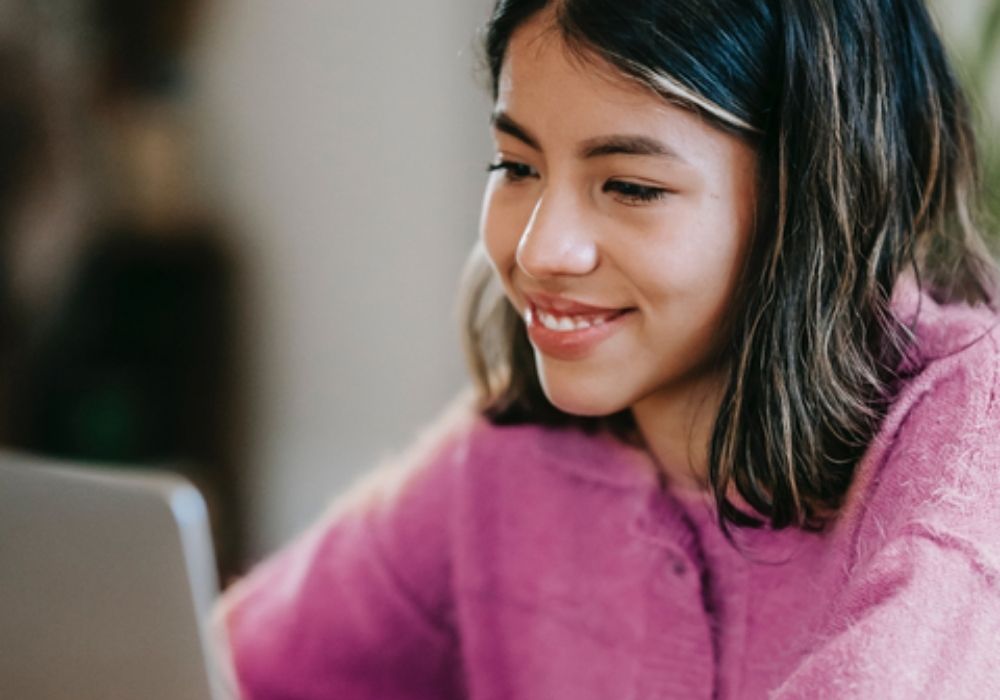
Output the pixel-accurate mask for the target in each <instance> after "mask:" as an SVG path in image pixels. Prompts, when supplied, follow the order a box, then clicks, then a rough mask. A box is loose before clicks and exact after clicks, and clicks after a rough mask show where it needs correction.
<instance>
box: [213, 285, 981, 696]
mask: <svg viewBox="0 0 1000 700" xmlns="http://www.w3.org/2000/svg"><path fill="white" fill-rule="evenodd" d="M897 296H899V297H900V298H898V299H897V304H898V305H899V306H900V308H908V309H910V312H911V313H912V311H913V310H914V309H915V308H916V306H917V305H918V303H919V308H920V310H919V314H916V316H915V319H916V320H915V321H914V329H915V332H916V336H917V339H918V341H919V345H918V349H919V357H917V358H914V359H913V360H911V366H910V367H909V368H908V372H909V376H910V377H911V378H910V379H908V380H907V382H906V384H905V386H904V387H903V388H902V389H901V391H900V393H899V395H898V399H897V400H896V401H895V402H894V404H893V406H892V407H891V410H890V412H889V414H888V417H887V418H886V419H885V421H884V423H883V425H882V427H881V430H880V432H879V434H878V436H877V437H876V439H875V440H874V441H873V443H872V444H871V446H870V448H869V449H868V451H867V452H866V454H865V456H864V458H863V460H862V461H861V463H860V464H859V466H858V469H857V472H856V475H855V478H854V481H853V483H852V486H851V489H850V491H849V493H848V498H847V501H846V505H845V506H844V508H843V510H842V511H841V513H840V514H839V516H838V518H837V519H836V520H835V521H834V523H833V524H832V525H831V526H830V527H829V528H828V529H827V530H825V531H824V532H823V533H819V534H817V533H806V532H803V531H800V530H795V529H786V530H781V531H772V530H768V529H763V530H747V529H742V530H739V529H738V530H736V538H735V539H736V546H734V545H733V544H731V543H730V542H729V541H728V540H726V539H725V538H724V536H723V535H722V533H721V531H720V529H719V527H718V525H717V523H716V519H715V514H714V510H713V505H712V504H711V502H710V500H709V499H708V498H707V497H706V496H704V495H703V494H700V493H697V492H682V491H677V490H670V489H667V490H666V491H664V490H663V489H662V488H661V487H659V486H658V482H657V479H656V477H655V474H654V466H653V463H652V461H651V460H650V459H649V457H648V456H647V455H646V454H645V453H643V452H642V451H640V450H637V449H634V448H630V447H626V446H624V445H622V444H620V443H618V442H616V441H615V440H613V439H612V438H609V437H602V436H597V437H593V436H585V435H583V434H581V433H579V432H577V431H574V430H552V429H543V428H540V427H536V426H520V427H505V428H500V427H495V426H492V425H490V424H488V423H487V422H485V421H484V420H482V419H480V418H476V417H474V416H471V415H465V414H462V415H458V416H456V415H454V414H453V415H452V416H451V417H450V418H448V419H447V420H444V421H442V424H441V425H440V426H439V428H438V430H436V431H435V432H434V434H433V435H431V436H430V437H428V438H427V439H426V440H425V441H424V443H423V444H422V445H420V446H419V447H418V448H417V449H415V450H413V451H411V453H410V454H409V455H408V456H407V457H406V458H405V459H401V460H399V461H397V462H396V463H394V464H393V465H390V466H389V467H387V468H386V469H383V470H381V471H379V472H377V473H376V474H374V475H372V476H371V477H369V478H367V479H366V480H365V481H363V482H362V483H360V484H358V486H357V487H356V488H354V489H353V490H352V491H350V492H349V493H348V494H347V495H346V496H344V497H343V498H341V499H339V500H338V501H337V502H336V504H335V505H334V507H333V508H332V510H331V511H330V512H329V513H327V515H325V516H324V517H323V518H322V519H321V520H320V521H319V522H318V523H317V524H316V525H315V526H314V527H313V528H312V529H311V530H309V531H308V532H307V533H305V534H304V535H303V536H301V537H300V538H299V539H298V540H296V541H295V542H293V543H292V544H290V545H289V546H288V547H287V548H286V549H284V550H283V551H281V552H280V553H278V554H277V555H276V556H274V557H272V558H271V559H270V560H268V561H266V562H264V563H263V564H262V565H260V566H258V567H257V568H256V569H255V570H254V571H253V572H252V573H251V574H250V575H249V576H248V577H247V578H245V579H244V580H242V581H240V582H238V583H237V584H236V585H235V586H233V587H232V588H231V589H230V590H229V591H228V592H227V593H226V595H225V596H224V599H223V601H222V603H221V605H220V607H219V609H218V615H219V617H218V619H219V620H220V622H221V626H222V628H223V629H224V631H225V633H226V634H227V635H228V640H229V645H230V651H231V659H232V663H233V668H234V670H235V675H236V680H237V682H238V685H239V688H240V690H241V692H242V694H243V696H244V697H245V698H248V699H250V700H258V699H260V700H265V699H266V700H293V699H295V700H306V699H319V698H331V699H341V700H352V699H353V700H449V699H456V700H457V699H459V698H468V699H474V700H529V699H530V700H561V699H563V698H565V699H566V700H653V699H663V698H685V699H687V698H712V697H718V698H768V697H772V698H866V699H868V698H879V699H889V698H907V699H910V698H949V699H962V698H1000V432H998V430H997V428H998V425H1000V406H998V403H997V391H998V377H997V374H998V367H1000V358H998V338H1000V333H998V332H995V331H994V330H993V325H994V324H995V323H996V320H995V317H994V316H992V315H991V314H989V313H988V312H986V311H981V310H973V309H969V308H967V307H961V306H938V305H936V304H935V303H934V302H933V301H931V300H930V298H929V297H927V296H922V295H918V294H917V293H916V292H915V291H912V290H911V291H910V292H905V293H902V294H899V295H897Z"/></svg>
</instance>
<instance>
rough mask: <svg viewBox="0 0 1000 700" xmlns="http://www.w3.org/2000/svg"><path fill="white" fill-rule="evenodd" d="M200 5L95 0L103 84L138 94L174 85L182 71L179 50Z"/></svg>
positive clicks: (191, 0)
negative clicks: (101, 56)
mask: <svg viewBox="0 0 1000 700" xmlns="http://www.w3.org/2000/svg"><path fill="white" fill-rule="evenodd" d="M201 5H202V3H201V2H198V0H94V17H95V20H96V21H95V24H96V26H97V31H98V32H99V35H98V41H99V42H100V44H101V48H102V53H103V61H102V63H103V65H102V70H101V72H102V76H101V79H100V80H101V82H102V83H103V88H104V90H105V91H106V92H107V93H108V94H110V95H121V94H126V95H127V94H131V95H136V94H149V93H154V94H163V93H165V92H170V91H172V90H173V89H174V88H176V87H177V84H178V82H179V81H180V79H181V76H182V73H181V68H180V65H179V56H180V53H181V50H182V49H183V48H184V46H185V45H186V43H187V40H188V38H189V37H190V35H191V31H192V29H193V27H194V25H195V21H196V18H197V13H198V9H199V7H200V6H201Z"/></svg>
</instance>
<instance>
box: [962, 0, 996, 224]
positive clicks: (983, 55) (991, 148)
mask: <svg viewBox="0 0 1000 700" xmlns="http://www.w3.org/2000/svg"><path fill="white" fill-rule="evenodd" d="M998 45H1000V0H988V7H987V8H985V9H984V11H983V14H982V21H981V22H980V23H979V25H978V30H977V32H976V33H975V35H974V36H973V37H971V42H970V45H969V46H968V47H967V48H966V51H965V52H964V54H965V61H964V62H965V63H966V74H967V76H968V80H969V89H970V90H971V91H972V94H973V99H974V100H975V102H976V105H977V106H978V116H979V121H978V127H979V139H980V143H981V145H982V154H983V162H982V175H983V193H982V196H983V198H982V204H983V210H984V211H983V215H984V219H985V224H986V229H987V233H988V234H989V235H990V237H991V238H992V239H993V241H994V242H1000V138H998V133H997V122H998V120H1000V114H997V107H996V105H997V102H996V99H995V97H996V96H995V95H994V91H995V90H996V89H997V82H998V81H1000V72H998V65H997V47H998Z"/></svg>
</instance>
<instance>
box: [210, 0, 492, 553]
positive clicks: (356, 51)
mask: <svg viewBox="0 0 1000 700" xmlns="http://www.w3.org/2000/svg"><path fill="white" fill-rule="evenodd" d="M488 9H489V3H488V2H487V0H475V1H472V2H470V0H430V1H429V2H420V3H414V2H396V1H390V2H359V1H352V2H347V1H344V0H325V1H323V2H320V1H318V0H291V1H289V2H272V1H270V0H216V2H215V3H214V10H213V12H212V14H211V17H210V18H209V22H208V23H207V30H206V31H205V32H204V34H203V35H202V37H201V40H200V47H199V50H198V52H197V55H196V59H195V66H194V67H195V69H196V75H197V76H198V80H197V83H196V85H195V90H194V95H193V97H194V103H195V109H196V113H197V116H198V118H199V123H200V124H201V129H200V134H199V137H200V140H201V141H202V142H203V143H202V144H201V145H202V146H203V147H204V148H205V152H206V153H207V156H206V162H205V171H204V172H203V173H197V174H195V175H197V176H198V177H199V178H200V179H201V180H203V181H204V182H205V183H215V184H213V185H207V184H206V186H209V187H213V188H214V189H215V191H214V192H213V195H214V196H215V197H217V199H218V201H219V202H220V203H221V204H222V205H223V206H224V207H225V208H226V209H228V210H229V211H230V212H231V217H232V221H233V223H234V231H235V236H236V239H237V243H238V244H239V245H240V246H241V247H242V249H243V251H244V266H245V273H246V276H245V279H246V287H247V291H248V293H249V296H248V299H247V305H246V309H245V318H244V321H245V323H244V331H245V333H244V335H245V337H246V339H247V340H248V341H249V348H250V350H251V354H250V357H249V358H248V366H247V371H246V372H245V375H246V377H247V384H246V387H245V393H246V395H247V399H248V405H249V407H250V408H251V416H250V421H249V429H250V436H249V437H250V442H249V460H248V464H247V468H248V470H249V477H250V478H249V482H248V487H247V488H248V497H249V499H250V504H251V511H250V517H251V545H252V552H253V554H254V555H255V556H257V555H259V554H261V553H263V552H265V551H268V550H271V549H272V548H274V547H275V546H276V545H278V544H279V543H280V542H282V541H284V540H286V539H287V538H288V537H290V536H291V535H292V534H293V533H295V532H296V531H298V530H299V529H301V528H302V527H303V526H304V525H306V524H307V523H308V522H309V521H310V520H311V519H313V518H314V517H315V516H316V514H317V513H318V511H319V510H320V509H321V508H322V507H323V506H324V505H325V504H326V503H327V502H328V500H329V499H330V497H331V496H332V495H334V494H335V493H336V492H337V491H338V490H340V489H342V488H343V487H344V486H345V485H346V484H347V483H348V482H349V481H350V480H351V479H352V478H353V477H354V476H355V475H357V474H358V473H359V472H361V471H363V470H365V469H367V468H369V467H370V466H371V465H372V464H373V462H375V461H376V460H377V459H378V458H379V457H380V456H381V455H384V454H385V453H386V452H387V451H389V450H392V449H395V448H399V447H401V446H403V445H405V443H406V442H408V440H409V438H410V436H411V435H412V433H413V431H414V430H416V429H417V427H418V426H420V425H422V424H424V423H426V422H428V421H430V420H431V419H432V418H433V417H434V415H435V414H436V412H437V411H438V410H439V409H440V408H441V407H442V405H443V403H444V402H445V401H446V400H447V399H448V398H449V397H450V396H451V395H453V393H454V392H455V391H456V390H457V389H458V388H459V387H460V386H461V385H462V383H463V382H464V367H463V366H462V364H461V363H462V360H461V355H460V352H459V342H458V335H457V332H456V323H455V322H454V313H453V305H454V289H455V282H456V279H457V275H458V272H459V269H460V267H461V263H462V261H463V258H464V255H465V252H466V251H467V249H468V247H469V246H470V245H471V243H472V241H473V240H474V237H475V230H476V220H477V216H478V206H479V198H480V191H481V187H482V184H483V182H484V166H485V164H486V162H487V159H488V158H489V156H490V153H489V150H488V131H487V118H488V107H489V105H488V100H487V99H486V94H485V91H484V90H483V89H482V88H481V87H480V86H479V85H478V84H477V81H476V78H475V70H474V67H475V55H476V49H475V46H474V39H475V32H476V28H477V26H478V25H479V24H481V23H482V22H483V21H484V20H485V17H486V15H487V13H488Z"/></svg>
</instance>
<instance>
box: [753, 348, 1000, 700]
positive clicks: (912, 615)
mask: <svg viewBox="0 0 1000 700" xmlns="http://www.w3.org/2000/svg"><path fill="white" fill-rule="evenodd" d="M979 361H980V362H978V363H973V365H972V371H966V369H967V368H968V367H969V365H968V363H967V364H966V365H965V367H966V369H963V370H962V371H959V372H953V373H952V374H950V375H948V376H945V377H938V378H937V380H936V381H935V382H934V384H933V386H931V387H928V388H927V389H926V392H925V393H924V394H923V396H922V398H921V399H920V400H919V402H917V404H916V406H915V407H914V408H913V409H912V410H911V411H910V412H909V413H908V414H907V415H906V417H905V419H904V420H903V421H902V422H901V425H900V427H899V428H898V432H897V434H896V436H895V438H894V441H893V444H894V448H893V450H892V452H891V454H890V456H889V457H888V459H887V460H886V462H885V464H884V465H883V466H882V467H881V469H880V471H879V477H878V478H877V479H875V480H874V481H873V483H872V491H871V496H870V500H869V502H868V503H867V504H866V506H865V508H864V512H863V515H862V516H861V518H860V521H859V525H858V529H857V531H856V534H855V538H854V540H853V542H854V549H853V551H854V552H855V554H856V558H855V562H856V563H855V564H854V565H853V568H852V569H851V570H850V572H849V574H848V578H847V584H846V586H845V588H844V589H843V590H842V591H841V592H840V593H839V594H838V595H837V596H836V598H835V599H833V600H832V601H831V609H830V614H829V615H828V616H827V618H826V624H825V626H824V628H823V632H822V634H821V636H820V638H819V643H817V644H816V645H815V646H814V647H813V650H812V652H811V653H810V654H809V655H807V656H806V657H805V659H804V661H803V662H802V663H801V664H800V666H799V667H798V668H797V669H796V670H795V671H794V672H793V673H792V674H791V676H790V677H789V678H788V679H787V680H786V681H785V683H784V684H783V685H782V686H781V687H780V688H779V689H777V691H776V692H775V694H774V695H773V697H776V698H781V699H783V700H787V699H789V698H813V697H833V698H858V699H861V698H889V699H891V698H906V699H907V700H909V699H911V698H954V699H959V700H960V699H962V698H984V697H997V698H1000V476H998V475H1000V448H998V446H1000V431H998V430H997V427H998V426H1000V420H998V409H997V406H996V393H997V392H996V381H995V377H994V376H993V375H994V373H995V369H996V366H997V358H996V356H995V355H994V354H990V355H989V356H988V357H985V358H984V357H982V356H980V357H979ZM928 381H929V380H928Z"/></svg>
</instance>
